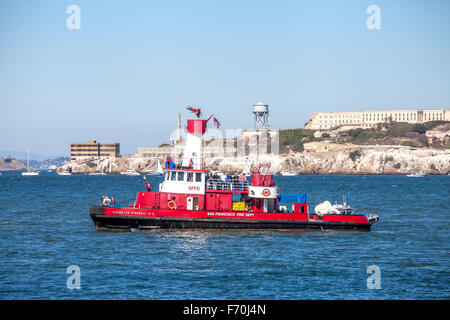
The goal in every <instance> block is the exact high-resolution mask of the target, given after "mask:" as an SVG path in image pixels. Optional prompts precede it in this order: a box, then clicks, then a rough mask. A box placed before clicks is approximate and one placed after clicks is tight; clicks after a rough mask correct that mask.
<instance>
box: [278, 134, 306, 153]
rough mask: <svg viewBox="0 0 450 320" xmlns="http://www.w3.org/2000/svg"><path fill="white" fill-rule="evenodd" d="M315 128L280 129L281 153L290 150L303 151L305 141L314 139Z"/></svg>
mask: <svg viewBox="0 0 450 320" xmlns="http://www.w3.org/2000/svg"><path fill="white" fill-rule="evenodd" d="M314 132H315V131H314V130H309V129H282V130H280V138H279V139H280V140H279V141H280V153H287V152H289V150H292V151H295V152H302V151H303V150H304V148H303V142H308V141H313V140H314Z"/></svg>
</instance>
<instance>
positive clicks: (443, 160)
mask: <svg viewBox="0 0 450 320" xmlns="http://www.w3.org/2000/svg"><path fill="white" fill-rule="evenodd" d="M110 161H111V164H110ZM160 161H161V165H162V166H164V160H162V159H160ZM245 162H246V159H245V158H243V157H240V158H233V157H216V158H207V159H205V165H206V166H207V167H208V168H209V169H210V170H217V171H221V172H224V173H226V172H230V173H238V172H242V170H243V168H244V166H245ZM259 163H262V164H268V163H271V168H270V170H269V172H270V173H272V174H275V173H278V172H281V171H291V172H295V173H298V174H368V175H383V174H384V175H405V174H410V173H415V172H418V171H423V172H425V173H427V174H430V175H447V174H449V173H450V150H448V149H447V150H438V149H428V148H427V149H419V148H411V147H403V146H356V145H354V146H350V147H346V148H341V149H338V150H334V151H322V152H314V151H304V152H301V153H289V154H283V155H280V156H275V155H265V156H261V157H259V158H258V159H255V158H250V157H249V165H250V167H251V169H252V170H255V169H256V168H257V166H258V164H259ZM69 167H70V168H71V169H72V173H93V172H104V173H112V174H118V173H120V172H122V171H125V170H127V169H134V170H135V171H137V172H139V173H144V174H145V173H153V172H154V171H155V170H156V161H155V159H154V158H111V159H109V158H101V159H97V160H93V161H89V162H86V161H85V162H77V161H70V162H67V163H66V164H64V165H63V166H62V167H60V168H58V170H57V171H58V172H61V171H65V170H67V169H68V168H69ZM110 168H111V170H110Z"/></svg>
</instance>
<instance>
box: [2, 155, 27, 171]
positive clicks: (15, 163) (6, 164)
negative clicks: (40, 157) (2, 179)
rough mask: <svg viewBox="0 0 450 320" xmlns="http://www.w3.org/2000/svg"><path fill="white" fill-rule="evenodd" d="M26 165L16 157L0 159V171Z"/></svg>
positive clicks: (23, 167)
mask: <svg viewBox="0 0 450 320" xmlns="http://www.w3.org/2000/svg"><path fill="white" fill-rule="evenodd" d="M26 167H27V165H26V163H25V162H23V161H20V160H17V159H9V158H8V159H0V171H8V170H23V169H26Z"/></svg>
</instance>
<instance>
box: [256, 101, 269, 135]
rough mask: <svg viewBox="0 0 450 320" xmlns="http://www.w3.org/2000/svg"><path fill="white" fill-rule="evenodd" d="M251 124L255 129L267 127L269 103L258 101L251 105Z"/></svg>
mask: <svg viewBox="0 0 450 320" xmlns="http://www.w3.org/2000/svg"><path fill="white" fill-rule="evenodd" d="M253 125H254V127H255V129H267V128H268V127H270V123H269V105H267V104H264V103H262V102H258V103H257V104H254V105H253Z"/></svg>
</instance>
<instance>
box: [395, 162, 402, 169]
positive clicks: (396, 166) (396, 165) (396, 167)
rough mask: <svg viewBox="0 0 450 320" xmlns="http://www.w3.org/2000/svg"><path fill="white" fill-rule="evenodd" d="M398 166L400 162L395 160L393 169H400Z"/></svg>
mask: <svg viewBox="0 0 450 320" xmlns="http://www.w3.org/2000/svg"><path fill="white" fill-rule="evenodd" d="M400 167H401V165H400V163H398V162H397V163H396V164H394V168H395V169H397V170H398V169H400Z"/></svg>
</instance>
